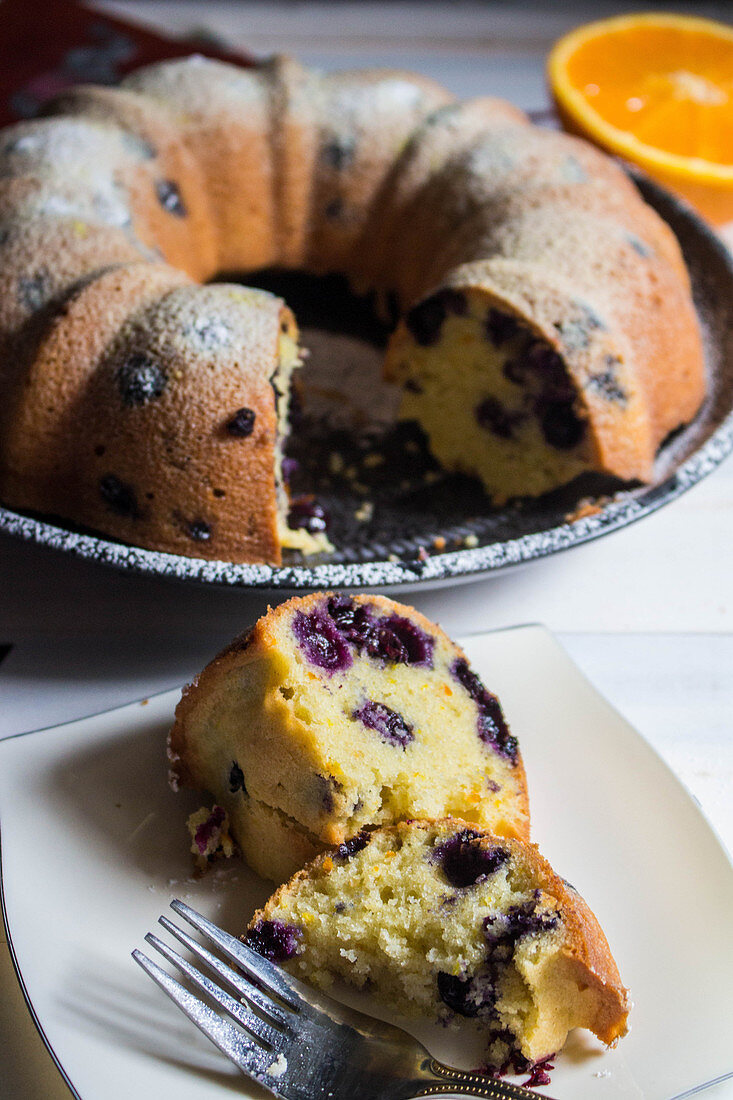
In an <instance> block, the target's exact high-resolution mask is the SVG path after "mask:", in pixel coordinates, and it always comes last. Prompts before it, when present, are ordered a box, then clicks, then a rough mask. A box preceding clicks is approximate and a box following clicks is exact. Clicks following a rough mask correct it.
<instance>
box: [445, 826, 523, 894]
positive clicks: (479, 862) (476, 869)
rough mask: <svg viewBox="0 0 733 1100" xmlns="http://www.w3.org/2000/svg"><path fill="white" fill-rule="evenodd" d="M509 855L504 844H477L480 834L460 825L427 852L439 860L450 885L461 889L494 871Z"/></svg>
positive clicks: (479, 842) (501, 865)
mask: <svg viewBox="0 0 733 1100" xmlns="http://www.w3.org/2000/svg"><path fill="white" fill-rule="evenodd" d="M508 859H509V853H508V852H507V851H506V849H505V848H497V847H489V848H487V847H485V846H483V845H482V844H481V834H480V833H476V832H474V831H473V829H463V830H462V832H460V833H455V834H454V835H453V836H452V837H450V838H449V839H448V840H446V841H445V842H444V843H443V844H439V845H437V846H436V847H435V848H434V849H433V851H432V854H431V861H432V862H435V863H438V864H440V868H441V870H442V872H443V874H444V875H445V877H446V878H447V879H448V882H449V883H450V884H451V886H455V887H456V889H464V888H465V887H467V886H475V885H476V883H478V882H483V880H484V879H485V878H486V877H487V876H488V875H492V874H493V873H494V872H495V871H498V870H499V868H500V867H503V866H504V864H505V863H506V861H507V860H508Z"/></svg>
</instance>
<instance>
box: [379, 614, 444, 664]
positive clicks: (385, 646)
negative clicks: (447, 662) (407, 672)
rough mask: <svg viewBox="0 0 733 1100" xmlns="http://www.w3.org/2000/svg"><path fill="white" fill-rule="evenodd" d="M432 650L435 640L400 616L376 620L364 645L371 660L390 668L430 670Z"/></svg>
mask: <svg viewBox="0 0 733 1100" xmlns="http://www.w3.org/2000/svg"><path fill="white" fill-rule="evenodd" d="M434 646H435V638H431V636H430V635H429V634H426V633H425V631H424V630H421V629H420V627H419V626H415V624H414V623H412V622H411V621H410V620H409V619H405V618H403V617H402V616H401V615H390V616H389V617H388V618H384V619H380V620H379V622H378V624H377V628H376V632H375V633H374V635H373V636H372V637H371V638H370V639H369V640H368V642H367V652H368V654H369V656H370V657H379V658H381V659H382V660H384V661H387V662H388V663H391V664H401V665H421V666H422V667H424V668H432V667H433V647H434Z"/></svg>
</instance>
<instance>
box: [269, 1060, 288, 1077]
mask: <svg viewBox="0 0 733 1100" xmlns="http://www.w3.org/2000/svg"><path fill="white" fill-rule="evenodd" d="M287 1068H288V1060H287V1058H286V1057H285V1055H284V1054H278V1056H277V1058H276V1059H275V1061H274V1062H273V1063H272V1064H271V1065H269V1066H268V1067H267V1075H268V1077H282V1075H283V1074H284V1073H285V1071H286V1070H287Z"/></svg>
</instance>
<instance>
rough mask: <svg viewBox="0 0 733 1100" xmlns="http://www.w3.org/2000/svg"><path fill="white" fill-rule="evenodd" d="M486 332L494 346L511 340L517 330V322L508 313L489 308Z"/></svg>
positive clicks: (496, 346) (497, 346)
mask: <svg viewBox="0 0 733 1100" xmlns="http://www.w3.org/2000/svg"><path fill="white" fill-rule="evenodd" d="M486 332H487V334H488V337H489V339H490V340H491V343H492V344H493V345H494V347H495V348H500V347H501V345H502V344H505V343H506V342H507V340H512V339H513V338H514V337H515V336H516V335H517V333H518V332H519V322H518V321H517V319H516V317H512V315H511V314H510V313H502V312H501V311H500V310H498V309H490V310H489V312H488V314H487V316H486Z"/></svg>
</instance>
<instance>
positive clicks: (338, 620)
mask: <svg viewBox="0 0 733 1100" xmlns="http://www.w3.org/2000/svg"><path fill="white" fill-rule="evenodd" d="M326 611H327V613H328V615H329V617H330V618H331V619H332V620H333V622H334V623H335V624H336V626H337V628H338V630H339V631H340V632H341V634H343V636H344V637H345V638H346V640H347V641H348V642H351V644H352V645H354V646H355V647H356V648H357V649H358V650H362V649H364V648H366V646H367V645H368V643H369V641H370V639H371V638H372V636H373V634H374V631H375V620H374V618H373V616H372V613H371V609H370V608H369V606H368V605H367V604H363V603H355V602H354V600H352V599H350V598H349V597H348V596H331V597H330V598H329V600H328V602H327V604H326Z"/></svg>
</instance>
